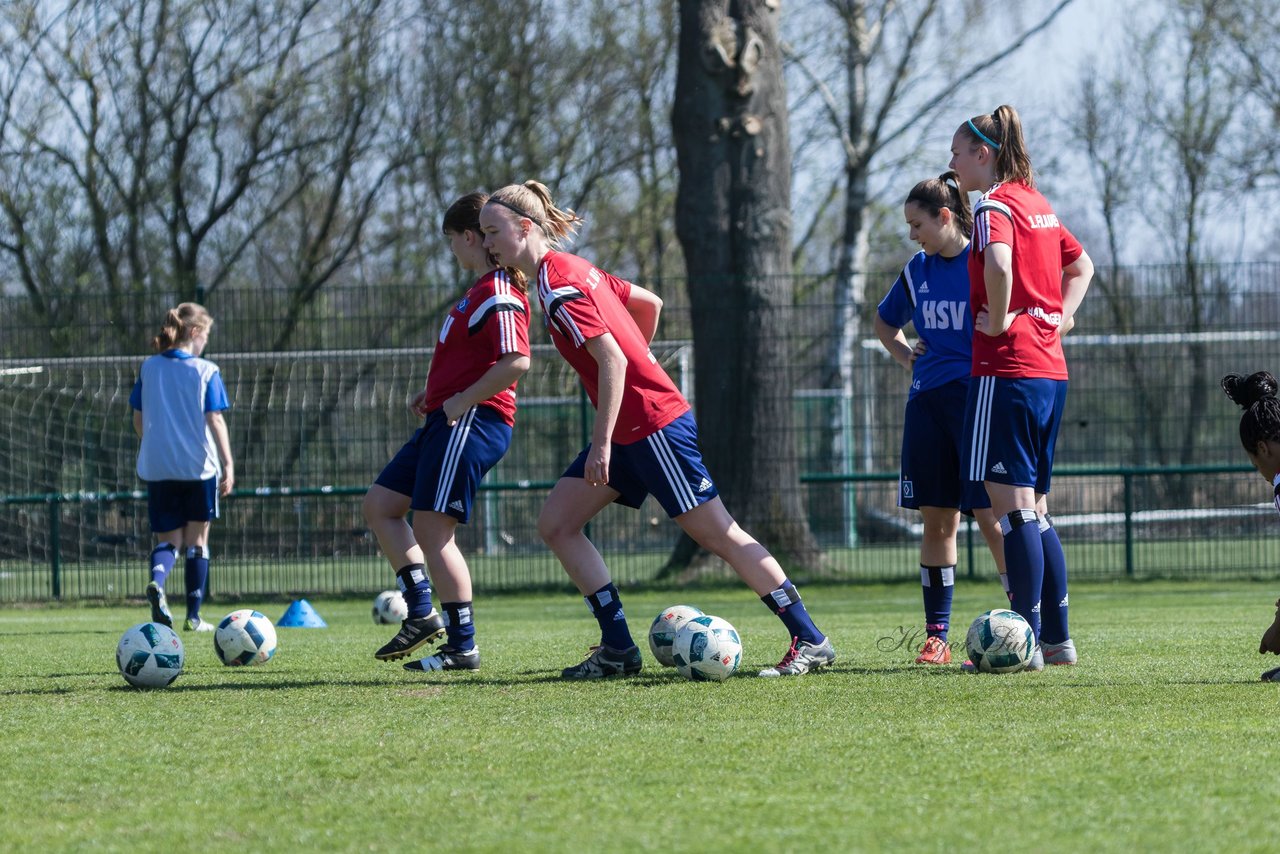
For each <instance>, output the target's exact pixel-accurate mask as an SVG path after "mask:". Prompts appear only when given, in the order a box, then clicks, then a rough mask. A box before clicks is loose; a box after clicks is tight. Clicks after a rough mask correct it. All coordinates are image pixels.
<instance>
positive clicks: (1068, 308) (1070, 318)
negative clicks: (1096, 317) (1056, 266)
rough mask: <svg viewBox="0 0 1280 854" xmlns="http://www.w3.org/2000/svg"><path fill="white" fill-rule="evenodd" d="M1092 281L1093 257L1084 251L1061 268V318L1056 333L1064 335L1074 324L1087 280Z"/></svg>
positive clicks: (1087, 288) (1086, 288)
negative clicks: (1060, 324) (1060, 323)
mask: <svg viewBox="0 0 1280 854" xmlns="http://www.w3.org/2000/svg"><path fill="white" fill-rule="evenodd" d="M1091 281H1093V259H1091V258H1090V257H1089V255H1088V253H1086V252H1081V253H1080V257H1079V258H1077V259H1076V260H1074V261H1072V262H1071V263H1070V264H1068V265H1067V266H1066V267H1064V268H1063V270H1062V320H1063V325H1062V326H1060V327H1058V334H1060V335H1066V334H1067V333H1068V332H1069V331H1071V327H1073V326H1075V317H1076V311H1077V310H1078V309H1079V308H1080V303H1082V302H1084V295H1085V292H1086V291H1088V290H1089V282H1091Z"/></svg>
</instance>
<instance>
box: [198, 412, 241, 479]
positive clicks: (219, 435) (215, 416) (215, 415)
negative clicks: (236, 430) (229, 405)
mask: <svg viewBox="0 0 1280 854" xmlns="http://www.w3.org/2000/svg"><path fill="white" fill-rule="evenodd" d="M204 420H205V423H206V424H208V425H209V432H211V433H213V444H214V445H215V446H216V447H217V449H218V456H219V457H220V458H221V459H222V480H221V481H220V482H219V483H218V494H219V495H221V496H223V497H224V498H225V497H226V496H228V495H230V494H231V490H233V489H235V486H236V463H235V460H234V459H233V458H232V456H231V437H230V436H229V435H228V434H227V422H226V419H224V418H223V417H222V413H221V412H207V413H205V416H204Z"/></svg>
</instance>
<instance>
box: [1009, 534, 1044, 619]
mask: <svg viewBox="0 0 1280 854" xmlns="http://www.w3.org/2000/svg"><path fill="white" fill-rule="evenodd" d="M1000 530H1001V531H1003V532H1004V563H1005V566H1007V567H1008V568H1009V593H1010V594H1011V597H1012V598H1011V603H1012V607H1013V610H1015V611H1017V612H1018V613H1019V614H1021V615H1022V616H1023V618H1024V619H1025V620H1026V621H1027V622H1028V623H1030V624H1031V631H1033V632H1034V633H1035V636H1036V642H1037V643H1039V641H1040V592H1041V588H1042V587H1044V546H1043V545H1042V544H1041V542H1040V525H1039V520H1038V519H1037V517H1036V511H1034V510H1011V511H1010V512H1009V515H1008V516H1005V517H1004V518H1002V519H1001V520H1000Z"/></svg>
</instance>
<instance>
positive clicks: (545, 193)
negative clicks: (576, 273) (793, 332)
mask: <svg viewBox="0 0 1280 854" xmlns="http://www.w3.org/2000/svg"><path fill="white" fill-rule="evenodd" d="M488 203H489V204H491V205H501V206H502V207H504V208H507V209H508V210H510V211H511V212H512V213H514V214H515V215H516V216H518V217H520V218H521V219H527V220H529V221H530V222H532V223H533V224H534V225H536V226H537V227H538V228H540V229H542V233H543V234H545V235H546V236H547V242H548V243H550V244H551V248H552V249H559V248H560V247H561V246H563V245H564V243H565V241H567V240H568V239H569V238H570V237H572V236H573V234H574V232H576V231H577V230H578V226H579V225H581V224H582V222H583V219H582V217H580V216H578V215H577V214H576V213H574V212H573V211H571V210H561V209H560V208H558V207H556V206H555V202H553V201H552V200H551V191H550V190H548V189H547V185H546V184H541V183H539V182H537V181H525V182H524V183H523V184H508V185H507V186H505V187H503V188H502V189H500V190H495V191H494V192H493V195H491V196H489V202H488Z"/></svg>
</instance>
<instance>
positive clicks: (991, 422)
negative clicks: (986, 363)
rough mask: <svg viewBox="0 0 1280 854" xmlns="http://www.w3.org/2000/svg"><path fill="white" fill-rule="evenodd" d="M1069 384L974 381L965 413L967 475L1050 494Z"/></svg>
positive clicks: (1039, 380)
mask: <svg viewBox="0 0 1280 854" xmlns="http://www.w3.org/2000/svg"><path fill="white" fill-rule="evenodd" d="M1066 402H1067V381H1066V380H1050V379H1043V378H1039V377H1035V378H1025V379H1007V378H1005V377H973V378H972V379H971V380H969V399H968V401H967V404H966V406H965V414H964V428H965V429H964V435H965V442H964V458H963V460H962V462H961V464H962V465H963V467H964V468H963V471H964V472H965V476H966V477H967V478H968V479H969V480H972V481H982V480H986V481H991V482H992V483H1004V484H1008V485H1010V486H1030V487H1033V488H1034V489H1035V491H1036V492H1048V491H1049V483H1050V480H1051V479H1052V475H1053V451H1054V446H1055V445H1056V444H1057V442H1058V429H1059V428H1060V427H1061V426H1062V410H1063V408H1064V406H1065V405H1066Z"/></svg>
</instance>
